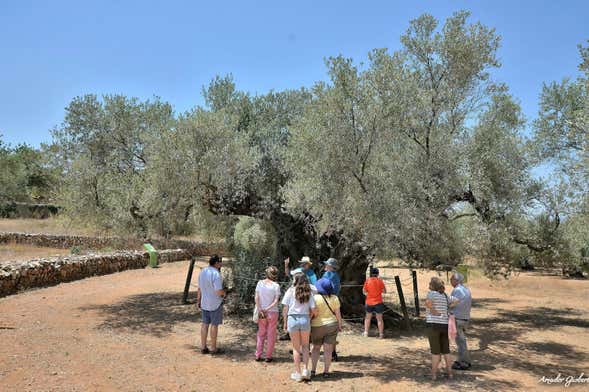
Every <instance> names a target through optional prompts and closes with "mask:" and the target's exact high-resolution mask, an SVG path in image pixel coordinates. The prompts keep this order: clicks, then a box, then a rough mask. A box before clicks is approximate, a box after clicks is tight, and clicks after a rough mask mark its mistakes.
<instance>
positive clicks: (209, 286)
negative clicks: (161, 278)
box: [196, 255, 225, 354]
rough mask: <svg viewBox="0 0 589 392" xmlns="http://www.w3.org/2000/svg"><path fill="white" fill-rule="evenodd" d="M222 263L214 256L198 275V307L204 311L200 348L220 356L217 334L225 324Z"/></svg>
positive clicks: (205, 352) (202, 350)
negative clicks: (209, 336) (209, 339)
mask: <svg viewBox="0 0 589 392" xmlns="http://www.w3.org/2000/svg"><path fill="white" fill-rule="evenodd" d="M221 263H222V260H221V258H220V257H219V256H217V255H213V256H212V257H211V258H210V260H209V266H208V267H206V268H204V269H203V270H202V271H200V274H199V275H198V291H197V294H196V295H197V306H198V307H199V308H200V309H201V311H202V324H201V327H200V347H201V352H202V353H203V354H208V353H211V354H219V353H221V350H220V349H218V348H217V333H218V330H219V325H220V324H222V323H223V298H224V297H225V290H223V278H222V277H221V272H220V271H221ZM209 326H210V330H211V347H210V349H209V347H208V346H207V337H208V334H209Z"/></svg>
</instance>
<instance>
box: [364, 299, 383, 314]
mask: <svg viewBox="0 0 589 392" xmlns="http://www.w3.org/2000/svg"><path fill="white" fill-rule="evenodd" d="M364 308H365V309H366V313H376V314H383V313H384V304H383V303H382V302H381V303H379V304H376V305H365V306H364Z"/></svg>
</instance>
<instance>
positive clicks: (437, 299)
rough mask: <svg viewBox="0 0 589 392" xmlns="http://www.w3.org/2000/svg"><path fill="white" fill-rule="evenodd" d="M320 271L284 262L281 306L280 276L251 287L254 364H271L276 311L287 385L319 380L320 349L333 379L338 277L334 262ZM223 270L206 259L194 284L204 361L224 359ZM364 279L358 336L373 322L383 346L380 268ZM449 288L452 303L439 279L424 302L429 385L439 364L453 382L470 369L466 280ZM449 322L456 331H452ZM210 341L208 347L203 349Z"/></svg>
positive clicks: (273, 272) (271, 271)
mask: <svg viewBox="0 0 589 392" xmlns="http://www.w3.org/2000/svg"><path fill="white" fill-rule="evenodd" d="M321 264H322V270H323V275H322V276H321V278H320V279H317V275H316V274H315V271H314V270H313V268H312V266H313V263H312V262H311V260H310V258H309V257H306V256H305V257H303V258H302V259H301V260H300V261H299V267H298V268H296V269H294V270H291V269H290V260H289V259H286V260H285V261H284V266H285V273H286V275H287V276H289V277H291V278H292V284H291V285H290V287H289V288H288V289H287V290H286V292H285V293H284V296H283V297H282V300H281V299H280V297H281V290H280V285H279V284H278V275H279V270H278V268H276V267H274V266H270V267H268V268H267V269H266V271H265V278H264V279H262V280H260V281H258V282H257V284H256V290H255V308H254V320H255V321H256V322H257V324H258V332H257V341H256V350H255V354H254V359H255V361H258V362H259V361H265V362H272V360H273V353H274V347H275V344H276V341H277V337H278V332H277V329H278V321H279V318H280V317H279V315H280V309H279V307H280V305H282V320H283V325H282V327H283V330H284V331H285V332H287V333H288V337H289V338H290V341H291V343H292V354H293V362H294V372H293V373H292V374H291V379H292V380H295V381H302V380H310V379H311V378H312V377H316V373H317V364H318V362H319V357H320V353H321V349H323V359H324V360H323V362H324V366H323V372H322V377H326V378H327V377H329V376H330V366H331V362H332V360H337V350H336V345H337V335H338V332H340V331H341V329H342V316H341V312H340V301H339V298H338V295H339V292H340V289H341V279H340V276H339V274H338V272H337V268H338V265H337V260H335V259H333V258H330V259H328V260H326V261H324V262H322V263H321ZM221 265H222V259H221V258H220V257H218V256H213V257H211V258H210V260H209V266H208V267H206V268H204V269H203V270H202V271H201V272H200V275H199V278H198V293H197V304H198V306H199V307H200V309H201V311H202V324H201V352H202V353H203V354H212V355H215V354H219V353H222V352H223V351H222V349H221V348H219V347H217V332H218V326H219V325H220V324H221V323H222V322H223V298H224V296H225V291H224V289H223V279H222V276H221V273H220V269H221ZM369 272H370V277H368V278H367V279H366V281H365V283H364V285H363V287H362V292H363V294H364V296H365V311H366V315H365V318H364V332H363V333H362V335H363V336H366V337H367V336H368V333H369V330H370V324H371V320H372V316H373V315H375V316H376V321H377V326H378V336H379V338H381V339H382V338H384V321H383V313H384V312H385V306H384V302H383V298H382V296H383V294H384V293H386V286H385V284H384V282H383V280H382V278H380V276H379V270H378V268H373V267H370V271H369ZM450 281H451V284H452V286H453V287H454V289H453V291H452V293H451V294H450V295H447V294H446V293H445V287H444V282H443V281H442V280H441V279H439V278H438V277H433V278H432V279H431V281H430V284H429V289H430V291H429V293H428V295H427V298H426V301H425V306H426V322H427V331H428V333H427V335H428V340H429V345H430V351H431V354H432V379H434V380H435V379H436V378H437V372H438V368H439V366H440V362H441V359H442V357H443V358H444V361H445V365H446V371H447V374H448V377H450V378H452V377H453V370H468V369H469V368H470V366H471V362H470V357H469V354H468V349H467V344H466V336H465V333H466V330H467V328H468V323H469V319H470V307H471V294H470V291H469V289H468V288H466V287H465V286H464V285H463V284H462V283H463V282H464V277H463V276H462V275H461V274H459V273H454V274H453V275H452V279H451V280H450ZM454 320H455V321H454ZM454 322H455V325H454V324H452V323H454ZM449 324H450V325H451V327H450V328H449ZM453 326H455V328H453ZM449 330H450V334H452V331H454V330H455V331H456V344H457V346H458V358H457V360H456V361H455V362H454V363H453V364H452V365H450V355H449V354H450V347H449ZM209 334H210V345H207V341H208V340H209ZM311 344H312V348H311ZM264 347H265V350H264ZM309 362H310V366H309Z"/></svg>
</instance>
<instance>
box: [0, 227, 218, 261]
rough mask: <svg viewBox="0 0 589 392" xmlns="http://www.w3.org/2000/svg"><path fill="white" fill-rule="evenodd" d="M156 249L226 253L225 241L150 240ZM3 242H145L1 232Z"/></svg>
mask: <svg viewBox="0 0 589 392" xmlns="http://www.w3.org/2000/svg"><path fill="white" fill-rule="evenodd" d="M149 242H150V243H151V244H152V245H153V246H154V247H155V248H156V249H185V250H187V251H189V252H191V253H192V254H194V255H197V256H202V255H212V254H219V255H225V254H226V252H225V248H224V244H223V243H220V242H218V243H215V242H195V241H182V240H165V239H153V240H150V241H149ZM1 243H17V244H28V245H34V246H39V247H46V248H59V249H70V248H72V247H74V246H78V247H83V248H86V249H101V248H106V247H110V248H113V249H133V248H135V249H140V248H141V247H142V245H143V244H144V243H145V241H143V240H139V239H136V238H122V237H89V236H81V235H53V234H29V233H18V232H6V233H0V244H1Z"/></svg>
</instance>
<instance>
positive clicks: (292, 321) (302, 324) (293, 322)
mask: <svg viewBox="0 0 589 392" xmlns="http://www.w3.org/2000/svg"><path fill="white" fill-rule="evenodd" d="M286 327H287V330H288V332H309V331H310V330H311V317H310V316H309V315H308V314H289V315H288V318H287V321H286Z"/></svg>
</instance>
